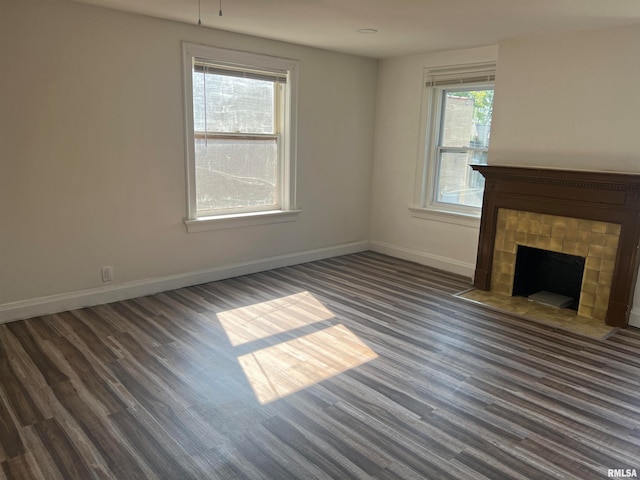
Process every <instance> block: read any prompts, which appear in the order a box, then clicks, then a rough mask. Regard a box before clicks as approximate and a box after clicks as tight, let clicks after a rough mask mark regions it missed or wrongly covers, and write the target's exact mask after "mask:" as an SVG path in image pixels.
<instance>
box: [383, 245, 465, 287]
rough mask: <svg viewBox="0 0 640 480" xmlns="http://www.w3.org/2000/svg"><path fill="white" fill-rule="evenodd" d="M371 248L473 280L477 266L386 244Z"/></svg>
mask: <svg viewBox="0 0 640 480" xmlns="http://www.w3.org/2000/svg"><path fill="white" fill-rule="evenodd" d="M370 248H371V250H373V251H374V252H378V253H383V254H385V255H389V256H392V257H397V258H402V259H403V260H409V261H411V262H415V263H419V264H421V265H426V266H428V267H433V268H437V269H439V270H445V271H447V272H452V273H457V274H458V275H463V276H465V277H469V278H473V275H474V273H475V269H476V265H475V264H474V263H467V262H461V261H460V260H456V259H455V258H448V257H442V256H440V255H435V254H433V253H428V252H420V251H417V250H411V249H409V248H404V247H400V246H398V245H392V244H390V243H385V242H377V241H372V242H371V247H370Z"/></svg>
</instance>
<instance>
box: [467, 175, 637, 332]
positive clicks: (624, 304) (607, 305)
mask: <svg viewBox="0 0 640 480" xmlns="http://www.w3.org/2000/svg"><path fill="white" fill-rule="evenodd" d="M473 168H474V169H475V170H478V171H480V173H482V175H483V176H484V177H485V193H484V201H483V206H482V218H481V224H480V238H479V244H478V259H477V264H476V271H475V277H474V284H475V286H476V288H478V289H480V290H491V291H493V292H496V293H500V294H504V295H512V294H514V287H515V288H516V291H518V289H519V288H520V286H521V285H520V277H521V276H522V272H517V263H518V261H517V257H518V251H519V249H524V248H529V249H537V250H540V251H543V252H544V251H547V252H550V253H551V254H553V255H556V259H559V258H565V259H566V258H567V257H561V256H559V255H567V256H571V257H575V258H578V259H581V261H583V262H584V268H583V270H582V272H581V275H582V277H581V278H580V279H579V280H575V281H577V283H579V284H580V285H579V291H578V294H577V298H576V301H577V309H578V315H580V316H582V317H588V318H594V319H598V320H602V321H603V322H605V323H606V324H608V325H611V326H626V325H627V323H628V317H629V312H630V309H631V304H632V299H633V291H634V286H635V281H636V277H637V272H638V261H639V255H638V245H639V244H640V222H639V218H640V176H638V175H624V174H611V173H596V172H581V171H566V170H549V169H528V168H517V167H494V166H474V167H473ZM526 255H529V254H526ZM534 255H538V254H534ZM539 255H542V254H539ZM553 255H552V256H553ZM575 261H576V262H580V260H575ZM534 275H537V274H534ZM552 288H555V287H552ZM541 289H542V290H545V288H541ZM557 293H560V294H562V293H561V292H557ZM516 294H521V293H516ZM568 296H576V295H575V293H573V294H572V295H568Z"/></svg>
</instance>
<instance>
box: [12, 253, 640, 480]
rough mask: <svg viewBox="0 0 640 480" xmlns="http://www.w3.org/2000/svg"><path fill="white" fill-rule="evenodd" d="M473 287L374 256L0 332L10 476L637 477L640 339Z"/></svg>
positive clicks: (245, 479) (633, 332)
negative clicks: (560, 320) (532, 316)
mask: <svg viewBox="0 0 640 480" xmlns="http://www.w3.org/2000/svg"><path fill="white" fill-rule="evenodd" d="M468 287H469V282H468V280H466V279H464V278H461V277H459V276H456V275H453V274H449V273H446V272H442V271H438V270H434V269H430V268H428V267H424V266H421V265H417V264H414V263H411V262H406V261H403V260H398V259H395V258H391V257H387V256H384V255H380V254H377V253H373V252H363V253H359V254H353V255H345V256H342V257H337V258H330V259H326V260H321V261H317V262H311V263H307V264H302V265H296V266H291V267H285V268H281V269H277V270H272V271H267V272H261V273H257V274H253V275H247V276H242V277H237V278H233V279H229V280H224V281H220V282H213V283H207V284H203V285H198V286H194V287H189V288H184V289H180V290H176V291H172V292H164V293H159V294H156V295H151V296H148V297H142V298H136V299H131V300H126V301H122V302H116V303H112V304H108V305H100V306H96V307H90V308H84V309H78V310H74V311H70V312H61V313H57V314H53V315H48V316H45V317H39V318H33V319H28V320H24V321H18V322H13V323H10V324H6V325H0V480H4V479H7V480H13V479H38V480H40V479H47V480H49V479H53V480H69V479H71V480H75V479H78V480H85V479H90V478H98V479H103V478H104V479H107V478H109V479H136V480H137V479H163V480H164V479H176V480H187V479H191V478H193V479H208V480H271V479H273V480H287V479H296V480H297V479H304V480H307V479H336V480H343V479H344V480H346V479H352V478H353V479H363V480H365V479H378V480H391V479H396V480H412V479H416V480H425V479H426V480H432V479H433V480H440V479H449V478H450V479H456V480H460V479H469V480H471V479H473V480H483V479H485V480H486V479H489V480H496V479H513V480H516V479H517V480H530V479H536V480H538V479H540V480H553V479H567V480H587V479H594V480H595V479H601V478H606V477H607V471H608V469H617V468H635V469H636V470H639V471H640V330H638V329H634V328H629V329H626V330H619V331H618V332H616V333H614V334H613V335H612V336H610V337H609V338H608V339H606V340H593V339H589V338H585V337H580V336H578V335H576V334H572V333H568V332H565V331H561V330H558V329H554V328H552V327H549V326H545V325H541V324H538V323H534V322H529V321H526V320H523V319H521V318H518V317H514V316H511V315H509V314H506V313H500V312H495V311H491V310H487V309H484V308H483V307H481V306H478V305H474V304H470V303H467V302H464V301H462V300H459V299H457V298H456V297H454V296H453V294H454V293H457V292H459V291H461V290H464V289H465V288H468ZM265 389H266V390H268V391H269V395H267V396H265V395H264V394H263V393H264V391H266V390H265Z"/></svg>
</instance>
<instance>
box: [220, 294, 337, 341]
mask: <svg viewBox="0 0 640 480" xmlns="http://www.w3.org/2000/svg"><path fill="white" fill-rule="evenodd" d="M217 316H218V320H219V321H220V323H221V324H222V326H223V328H224V329H225V331H226V332H227V336H228V337H229V341H230V342H231V345H233V346H234V347H236V346H238V345H243V344H245V343H248V342H253V341H255V340H260V339H262V338H266V337H270V336H272V335H278V334H279V333H284V332H288V331H290V330H295V329H296V328H301V327H305V326H307V325H311V324H313V323H317V322H321V321H324V320H329V319H331V318H333V313H331V312H330V311H329V310H327V308H326V307H325V306H324V305H322V303H320V302H319V301H318V300H317V299H316V298H315V297H314V296H313V295H312V294H311V293H309V292H300V293H296V294H294V295H289V296H286V297H282V298H276V299H274V300H269V301H266V302H261V303H256V304H253V305H248V306H246V307H241V308H235V309H233V310H227V311H226V312H221V313H218V315H217Z"/></svg>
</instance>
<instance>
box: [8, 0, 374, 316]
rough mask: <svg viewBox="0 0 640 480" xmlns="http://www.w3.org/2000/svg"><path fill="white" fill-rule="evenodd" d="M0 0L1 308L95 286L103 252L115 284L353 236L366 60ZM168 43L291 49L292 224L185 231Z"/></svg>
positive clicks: (361, 231)
mask: <svg viewBox="0 0 640 480" xmlns="http://www.w3.org/2000/svg"><path fill="white" fill-rule="evenodd" d="M0 3H1V5H0V49H1V50H0V72H2V74H1V75H0V112H2V114H1V115H0V162H1V165H2V168H1V174H0V242H1V244H0V310H2V309H4V311H5V316H4V318H5V319H7V318H11V315H13V316H16V315H19V314H21V313H22V314H24V313H34V312H36V313H37V312H38V310H37V309H36V310H29V311H27V310H24V309H22V310H21V308H22V307H24V306H25V305H27V304H32V303H34V302H35V303H38V302H40V303H42V302H45V303H46V302H47V301H48V300H51V299H48V298H46V297H48V296H51V295H54V296H55V295H62V296H63V297H64V296H65V295H67V296H73V295H75V294H74V292H76V293H77V292H80V293H79V295H82V292H86V291H90V292H92V293H100V291H99V290H97V291H96V290H91V289H96V288H97V289H100V288H102V287H103V284H102V283H101V279H100V276H99V268H100V267H101V266H103V265H112V266H114V267H115V282H114V283H113V284H111V286H110V287H111V288H116V287H117V286H118V285H123V286H126V285H131V284H135V285H137V286H140V285H142V284H144V283H145V282H146V281H147V279H151V278H155V279H158V278H160V279H162V278H172V279H178V278H179V279H182V280H184V281H188V279H189V278H191V277H189V276H190V275H191V274H192V273H193V272H203V271H213V270H216V269H220V268H221V267H225V266H229V265H237V264H246V262H249V263H251V262H253V263H254V266H253V267H254V269H255V268H259V267H260V265H261V264H260V262H261V260H263V259H271V260H273V257H275V258H276V259H277V260H278V261H280V262H281V263H287V262H288V261H290V262H291V261H297V260H304V259H306V258H311V257H313V256H314V255H315V256H322V255H331V254H335V253H340V252H342V251H348V250H350V249H351V250H353V249H356V250H357V249H363V248H366V247H367V245H368V243H367V241H368V237H369V197H370V183H371V178H370V172H371V161H372V155H373V153H372V151H373V130H374V117H375V88H376V87H375V85H376V72H377V62H376V61H375V60H371V59H364V58H359V57H354V56H349V55H342V54H337V53H331V52H327V51H323V50H318V49H312V48H306V47H301V46H295V45H290V44H285V43H279V42H274V41H268V40H264V39H259V38H254V37H249V36H243V35H237V34H232V33H227V32H221V31H215V30H212V29H207V28H200V27H197V26H195V25H194V26H190V25H185V24H180V23H176V22H170V21H164V20H159V19H153V18H148V17H143V16H138V15H132V14H126V13H121V12H116V11H111V10H106V9H100V8H96V7H90V6H86V5H81V4H77V3H74V2H69V1H65V0H3V1H2V2H0ZM194 11H195V10H194ZM181 41H189V42H195V43H204V44H208V45H213V46H217V47H222V48H232V49H237V50H246V51H251V52H257V53H265V54H270V55H277V56H283V57H288V58H294V59H298V60H300V77H299V102H298V109H299V114H298V118H299V126H298V155H297V158H298V192H299V193H298V199H299V202H298V203H299V207H300V208H301V209H302V213H301V214H300V215H299V218H298V220H297V221H296V222H292V223H280V224H276V225H266V226H257V227H247V228H241V229H229V230H219V231H214V232H206V233H191V234H187V232H186V229H185V226H184V224H183V219H184V218H185V215H186V195H185V166H184V151H185V145H184V126H183V104H182V78H181ZM333 247H336V248H333ZM309 251H311V254H310V256H309V255H307V256H305V255H304V254H303V255H298V256H296V255H295V254H299V253H300V252H303V253H304V252H307V253H308V252H309ZM291 255H293V257H291V258H289V257H290V256H291ZM291 259H293V260H291ZM275 264H277V262H275V263H274V262H273V261H271V262H270V263H269V262H267V263H265V264H264V266H273V265H275ZM256 265H257V266H256ZM216 271H217V270H216ZM234 271H235V272H236V273H237V272H238V271H242V270H234ZM193 278H194V279H199V280H203V279H204V278H206V275H204V276H203V275H201V276H197V277H193ZM185 279H186V280H185ZM132 282H133V283H132ZM178 283H179V282H178ZM87 289H89V290H87ZM98 296H99V295H98ZM43 297H45V298H43ZM53 298H54V299H55V298H57V297H53ZM65 298H66V297H65ZM101 298H103V299H104V297H101ZM98 300H99V298H98ZM91 301H93V300H91ZM89 303H90V301H89ZM72 305H73V303H72ZM62 306H64V305H62ZM12 311H13V312H14V313H13V314H12V313H11V312H12ZM7 312H9V313H7ZM0 313H1V312H0ZM23 316H24V315H23ZM0 317H1V315H0Z"/></svg>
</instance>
